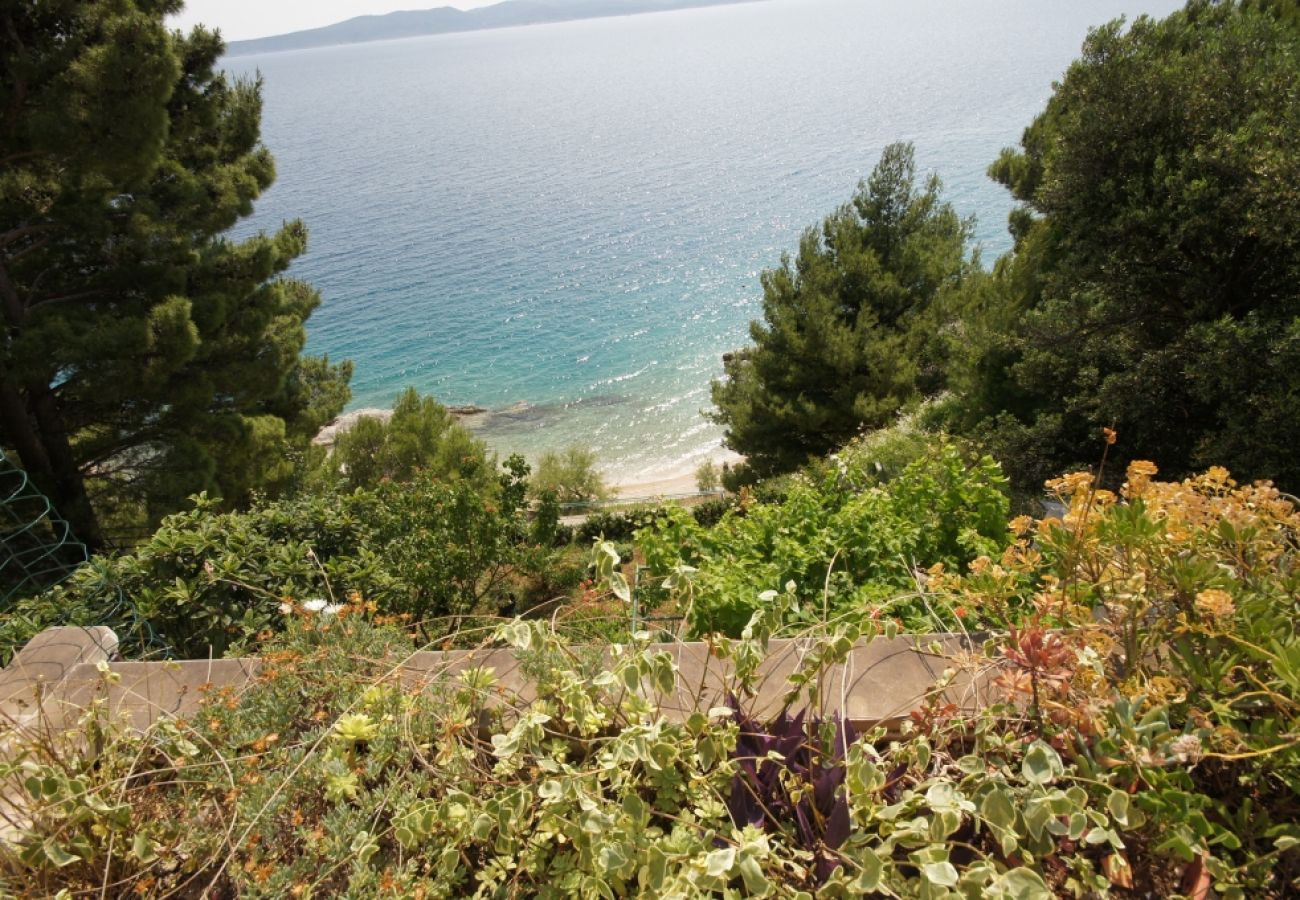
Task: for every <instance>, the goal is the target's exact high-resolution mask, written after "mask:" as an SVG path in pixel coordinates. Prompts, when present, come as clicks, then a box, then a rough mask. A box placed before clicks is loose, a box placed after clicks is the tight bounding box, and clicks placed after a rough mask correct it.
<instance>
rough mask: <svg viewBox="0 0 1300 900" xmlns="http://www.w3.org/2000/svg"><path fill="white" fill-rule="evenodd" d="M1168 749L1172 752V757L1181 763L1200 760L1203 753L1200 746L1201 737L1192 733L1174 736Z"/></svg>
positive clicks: (1193, 762) (1194, 762)
mask: <svg viewBox="0 0 1300 900" xmlns="http://www.w3.org/2000/svg"><path fill="white" fill-rule="evenodd" d="M1169 751H1170V753H1172V754H1173V756H1174V759H1176V760H1178V761H1179V762H1182V763H1192V764H1193V765H1195V764H1196V763H1198V762H1200V761H1201V757H1202V756H1204V755H1205V751H1204V748H1202V746H1201V739H1200V738H1199V737H1197V736H1196V735H1194V734H1184V735H1180V736H1179V737H1177V738H1175V739H1174V741H1173V743H1171V744H1170V745H1169Z"/></svg>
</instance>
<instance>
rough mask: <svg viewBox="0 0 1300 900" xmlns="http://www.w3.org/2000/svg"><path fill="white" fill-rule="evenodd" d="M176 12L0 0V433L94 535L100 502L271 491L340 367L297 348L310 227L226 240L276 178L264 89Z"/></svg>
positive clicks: (68, 514) (150, 502)
mask: <svg viewBox="0 0 1300 900" xmlns="http://www.w3.org/2000/svg"><path fill="white" fill-rule="evenodd" d="M178 7H179V4H177V3H174V2H170V0H157V2H154V0H124V2H120V3H88V2H85V0H55V2H51V3H41V4H19V5H17V6H14V5H12V4H11V5H10V6H8V7H6V9H5V11H4V12H3V13H0V17H2V27H0V60H3V62H2V63H0V69H2V70H3V77H0V108H3V109H5V110H7V111H8V112H7V114H6V115H5V116H4V117H3V122H2V123H0V157H2V158H3V159H4V160H5V165H4V167H3V171H0V222H2V223H3V225H2V226H0V315H2V316H3V321H4V327H5V335H6V338H5V341H6V343H5V351H4V353H3V355H0V422H3V435H4V438H3V440H4V443H5V444H6V445H7V446H8V447H11V448H12V449H13V450H15V451H16V453H17V456H18V458H20V459H21V461H22V464H23V467H24V468H25V469H26V470H27V471H28V473H29V474H30V475H31V476H32V478H33V479H34V480H35V481H36V482H37V484H38V485H40V487H41V488H42V490H43V491H44V492H45V493H46V494H47V495H48V496H49V497H50V498H51V500H52V501H53V502H54V504H55V506H56V507H57V508H58V509H59V511H60V512H61V514H62V515H63V516H64V517H65V518H66V519H67V520H68V521H69V522H70V523H71V524H72V526H73V528H74V530H75V532H76V533H77V535H78V537H80V538H81V539H82V540H84V541H86V542H87V543H89V544H90V545H92V546H93V547H99V546H101V545H102V543H103V539H104V535H103V534H102V533H101V527H100V521H99V518H100V516H101V515H103V516H108V517H109V518H110V519H111V520H115V521H118V522H120V521H130V522H134V523H135V524H142V523H145V522H156V521H157V520H158V519H159V518H161V516H162V515H164V514H166V513H168V512H172V511H174V510H176V509H178V508H180V507H181V506H182V504H183V502H184V499H185V498H186V497H187V496H189V495H191V494H193V493H197V492H199V491H204V490H206V491H208V492H209V493H211V494H213V495H214V496H219V497H221V498H222V499H223V500H224V501H225V502H227V503H232V504H238V503H243V502H246V501H247V500H248V499H249V497H250V495H251V493H252V492H253V491H254V490H257V489H270V490H274V489H276V488H278V487H279V486H280V485H281V484H283V483H284V482H285V481H286V480H287V479H289V478H290V476H291V467H290V466H289V465H287V464H286V462H285V460H286V453H287V452H288V451H290V450H293V449H294V448H299V449H301V448H302V447H304V446H305V445H306V443H307V442H308V441H309V440H310V438H311V436H312V435H313V434H314V433H315V430H316V429H317V428H318V427H319V425H320V424H322V423H323V422H325V421H328V420H329V419H330V418H332V417H333V415H335V414H336V413H337V412H338V410H339V408H340V407H341V405H342V402H343V401H344V400H346V396H347V389H346V383H347V381H348V378H349V376H350V373H351V368H350V365H348V364H343V365H330V364H329V363H328V362H327V361H326V360H305V359H303V358H302V357H301V351H302V349H303V345H304V342H305V339H306V338H305V332H304V328H303V324H304V322H305V321H306V319H307V317H308V316H309V315H310V314H311V312H312V310H313V309H315V307H316V305H317V304H318V303H319V297H318V295H317V294H316V292H315V291H314V290H312V289H311V288H310V287H309V286H308V285H306V284H303V283H301V282H298V281H293V280H290V279H284V278H281V277H280V276H281V275H282V274H283V273H284V272H285V270H286V269H287V268H288V266H289V265H290V263H291V262H292V261H293V260H294V259H295V258H297V257H298V256H300V255H301V254H302V253H303V251H304V250H305V249H306V240H307V234H306V230H305V228H304V227H303V226H302V224H301V223H300V222H289V223H287V224H285V225H284V226H283V227H282V228H281V229H280V230H279V231H277V232H276V233H274V234H270V235H267V234H260V235H257V236H255V237H252V238H249V239H248V240H245V241H243V242H240V243H237V242H234V241H230V240H227V239H226V238H225V237H224V236H223V235H224V233H225V232H226V230H227V229H229V228H230V227H231V226H232V225H234V224H235V223H236V222H237V221H238V220H239V219H240V218H241V217H243V216H246V215H248V214H249V213H251V212H252V207H253V202H254V201H255V200H256V199H257V197H258V196H259V195H260V194H261V193H262V191H264V190H265V189H266V188H267V187H268V186H269V185H270V184H271V182H272V180H273V179H274V164H273V161H272V159H271V156H270V154H269V153H268V152H267V150H266V148H265V147H263V146H262V145H261V144H260V142H259V138H258V126H259V118H260V116H261V89H260V84H259V83H258V82H256V81H238V80H234V81H232V80H231V79H230V78H228V77H227V76H226V75H224V74H222V73H219V72H217V71H216V69H215V66H216V63H217V60H218V59H219V58H220V57H221V54H222V50H223V46H222V43H221V41H220V39H219V38H218V37H217V36H216V35H215V34H214V33H212V32H208V31H205V30H203V29H195V30H194V31H193V32H191V33H190V34H189V35H182V34H180V33H179V32H172V31H170V30H169V29H168V27H167V23H166V21H165V18H166V16H167V15H168V14H170V13H171V12H174V11H175V9H177V8H178ZM92 503H93V507H92Z"/></svg>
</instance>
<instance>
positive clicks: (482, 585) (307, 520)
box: [0, 458, 585, 658]
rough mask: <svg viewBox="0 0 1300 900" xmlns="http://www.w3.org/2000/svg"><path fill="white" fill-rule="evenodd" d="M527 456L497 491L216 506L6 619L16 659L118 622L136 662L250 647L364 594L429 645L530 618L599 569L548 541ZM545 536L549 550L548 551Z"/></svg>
mask: <svg viewBox="0 0 1300 900" xmlns="http://www.w3.org/2000/svg"><path fill="white" fill-rule="evenodd" d="M527 471H528V470H527V466H526V465H525V464H524V463H523V461H522V460H521V459H518V458H513V459H511V460H510V461H508V462H507V466H506V467H505V468H504V469H502V470H501V471H500V472H499V474H498V476H497V478H496V483H495V484H484V481H485V479H484V478H482V477H480V478H478V479H476V480H460V481H451V482H444V481H439V480H438V479H437V478H436V477H434V476H431V475H418V474H417V475H415V476H413V477H412V480H411V481H409V482H405V483H381V484H377V485H375V486H373V487H372V488H370V489H368V490H356V491H351V492H349V491H347V490H343V489H340V490H324V491H320V492H318V493H310V494H304V495H302V496H299V497H296V498H293V499H289V500H280V501H273V502H267V503H263V504H261V505H258V506H256V507H254V508H253V509H251V510H249V511H247V512H222V511H220V509H219V508H217V506H216V504H214V503H212V502H211V501H209V500H208V499H207V498H205V497H199V498H197V499H196V500H195V503H194V507H193V508H192V509H190V510H188V511H186V512H183V513H177V514H175V515H173V516H170V517H168V518H167V519H166V520H164V522H163V524H162V526H161V527H160V528H159V529H158V531H157V532H156V533H155V534H154V535H153V536H152V537H150V538H149V539H148V540H147V541H145V542H144V543H143V544H142V545H140V546H139V547H137V548H136V549H135V550H134V551H133V552H131V553H129V554H124V555H121V556H117V557H97V558H95V559H93V560H92V561H91V562H90V563H89V564H87V565H86V566H84V567H83V568H82V569H80V570H79V571H77V572H76V573H75V574H74V575H73V576H72V577H71V578H70V579H69V580H68V581H67V582H65V583H64V584H63V585H61V586H59V587H58V588H56V589H54V590H52V591H48V592H46V593H44V594H42V595H39V596H37V597H33V598H29V599H27V600H24V601H22V602H20V603H19V604H18V605H17V606H16V607H15V608H14V609H12V610H9V611H7V612H6V613H5V614H4V616H3V617H0V646H3V647H5V648H6V650H7V653H6V656H7V655H8V654H11V653H12V652H14V651H15V650H16V649H17V648H18V647H21V646H22V644H23V643H24V642H25V641H26V640H28V639H29V638H30V637H31V636H33V635H34V634H36V633H37V632H38V631H40V630H41V629H43V628H45V627H48V626H50V625H57V624H87V625H90V624H93V625H109V626H112V627H113V628H115V629H116V630H117V631H118V633H119V637H120V638H121V639H122V641H123V650H124V652H125V653H126V654H127V655H129V656H140V655H153V656H161V655H167V656H176V657H181V658H186V657H189V658H202V657H206V656H208V655H210V654H212V655H217V656H220V655H223V654H224V653H226V652H227V651H228V650H230V649H231V648H233V647H236V646H240V647H244V648H245V649H248V648H249V646H250V645H251V644H253V643H255V642H256V641H257V640H258V639H259V636H263V635H265V634H266V633H268V632H270V631H274V630H277V629H278V628H280V627H281V625H282V624H283V616H282V615H281V613H280V607H281V605H282V604H283V603H284V602H285V598H287V597H292V598H297V599H299V600H303V599H315V600H319V601H320V602H321V603H322V604H329V605H334V604H337V603H341V602H343V601H344V600H345V599H346V598H347V597H348V596H350V595H352V594H360V595H364V596H365V597H366V598H367V602H369V603H372V604H374V606H375V608H376V609H377V610H379V611H380V612H382V613H384V614H385V615H401V616H405V617H406V618H407V620H408V621H409V622H410V623H411V625H412V627H415V628H419V629H423V631H424V633H425V635H426V636H428V637H432V636H433V635H435V634H442V635H446V634H448V633H449V632H452V631H455V630H456V629H457V628H458V627H460V625H461V624H463V622H464V621H465V620H466V618H467V617H475V616H500V615H506V616H511V615H516V614H518V613H520V612H524V611H527V610H528V609H530V608H532V607H533V606H536V605H538V604H541V603H545V602H547V601H550V600H552V599H554V598H555V597H557V596H567V595H568V594H570V593H572V592H573V591H574V589H575V588H576V585H577V582H578V581H579V580H580V579H581V577H582V575H583V571H584V569H585V560H581V559H577V560H575V559H574V558H573V554H572V553H569V552H568V551H566V549H565V548H559V549H556V548H553V547H552V546H551V543H550V537H549V536H547V535H540V536H539V535H538V534H536V527H535V526H536V523H534V522H530V521H529V519H528V516H527V509H526V503H525V499H524V494H525V489H526V478H527ZM539 538H540V540H539Z"/></svg>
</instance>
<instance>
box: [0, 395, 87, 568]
mask: <svg viewBox="0 0 1300 900" xmlns="http://www.w3.org/2000/svg"><path fill="white" fill-rule="evenodd" d="M46 394H47V396H46V397H45V398H44V399H43V400H42V401H41V402H39V403H38V404H34V405H36V406H43V407H45V409H44V410H43V412H44V415H42V410H40V409H38V410H36V420H37V424H36V427H33V424H32V417H31V416H29V415H28V410H27V404H26V403H24V402H23V397H22V395H21V393H20V392H19V391H17V390H16V389H15V388H14V386H13V383H12V382H11V381H9V380H8V379H6V380H4V381H3V382H0V426H3V429H4V434H5V438H6V439H7V440H8V441H9V442H11V443H12V444H13V447H14V449H15V450H17V451H18V460H19V462H21V463H22V466H23V469H24V470H25V471H26V472H27V474H28V476H29V477H31V479H32V481H33V482H34V483H35V484H36V486H37V487H38V488H40V489H41V490H42V491H43V492H44V493H45V495H46V496H47V497H48V498H49V500H50V502H51V503H52V504H54V508H55V511H56V512H57V513H58V514H59V516H61V517H62V518H63V519H64V520H65V521H66V522H67V523H68V525H70V526H71V527H72V531H73V534H75V535H76V537H77V539H78V540H79V541H81V542H82V543H83V544H85V545H86V547H87V548H88V549H89V550H91V551H92V552H95V551H99V550H102V549H103V548H104V535H103V533H102V532H101V531H100V528H99V519H98V517H97V516H96V515H95V510H94V509H93V508H92V507H91V505H90V498H89V497H88V496H87V495H86V485H85V481H84V480H83V479H82V477H81V471H80V469H79V468H78V467H77V464H76V461H75V459H74V457H73V455H72V447H71V445H70V444H69V443H68V438H67V433H66V432H65V431H64V430H63V428H62V417H61V416H60V415H59V412H58V407H57V405H56V401H55V399H54V396H53V394H52V393H50V392H49V391H48V389H47V391H46ZM47 423H48V424H47ZM50 432H53V434H51V433H50Z"/></svg>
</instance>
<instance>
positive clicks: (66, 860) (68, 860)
mask: <svg viewBox="0 0 1300 900" xmlns="http://www.w3.org/2000/svg"><path fill="white" fill-rule="evenodd" d="M41 851H42V852H44V854H45V858H46V859H48V860H49V861H50V862H52V863H54V865H56V866H58V867H59V868H60V869H62V868H63V867H64V866H70V865H72V864H73V863H74V862H77V861H78V860H80V859H81V857H80V856H78V855H77V854H75V853H69V852H68V851H67V850H64V849H63V848H62V847H60V846H59V845H58V844H56V843H54V842H52V841H46V842H45V843H44V844H42V845H41Z"/></svg>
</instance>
